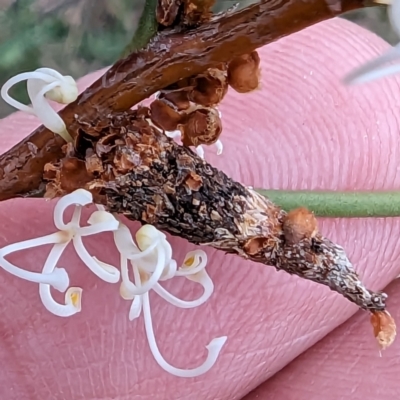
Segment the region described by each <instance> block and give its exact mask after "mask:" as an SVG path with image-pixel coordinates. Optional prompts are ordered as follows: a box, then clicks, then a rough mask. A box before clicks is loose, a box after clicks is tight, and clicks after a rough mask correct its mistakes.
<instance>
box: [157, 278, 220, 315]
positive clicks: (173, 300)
mask: <svg viewBox="0 0 400 400" xmlns="http://www.w3.org/2000/svg"><path fill="white" fill-rule="evenodd" d="M187 278H188V279H190V280H193V281H195V282H197V283H200V285H201V286H203V289H204V290H203V294H202V295H201V296H200V297H199V298H198V299H196V300H182V299H179V298H178V297H176V296H174V295H173V294H171V293H170V292H168V291H167V290H166V289H164V288H163V287H162V286H161V285H160V284H159V283H158V284H157V285H155V286H154V288H153V290H154V291H155V292H156V293H157V294H158V295H159V296H161V297H162V298H163V299H164V300H166V301H168V303H170V304H172V305H173V306H175V307H179V308H194V307H198V306H200V305H202V304H204V303H205V302H206V301H207V300H208V299H209V298H210V297H211V295H212V294H213V292H214V283H213V281H212V280H211V278H210V277H209V276H208V274H207V272H206V271H205V270H202V271H200V272H198V273H197V274H196V275H191V276H187Z"/></svg>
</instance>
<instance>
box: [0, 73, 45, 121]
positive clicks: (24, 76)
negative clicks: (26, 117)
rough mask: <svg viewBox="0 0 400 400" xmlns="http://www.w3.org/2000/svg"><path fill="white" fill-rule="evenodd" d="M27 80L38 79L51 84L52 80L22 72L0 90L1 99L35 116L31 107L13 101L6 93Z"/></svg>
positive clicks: (38, 74)
mask: <svg viewBox="0 0 400 400" xmlns="http://www.w3.org/2000/svg"><path fill="white" fill-rule="evenodd" d="M28 79H40V80H42V81H44V82H47V83H51V82H53V79H52V78H51V77H49V76H48V75H46V74H42V73H37V72H23V73H21V74H18V75H15V76H13V77H12V78H10V79H9V80H8V81H7V82H5V83H4V85H3V86H2V88H1V97H2V98H3V100H4V101H5V102H7V103H8V104H9V105H10V106H12V107H14V108H16V109H18V110H21V111H24V112H26V113H29V114H33V115H35V111H34V109H33V108H32V107H29V106H27V105H25V104H22V103H20V102H19V101H16V100H14V99H13V98H12V97H11V96H10V95H9V94H8V91H9V90H10V89H11V88H12V87H13V86H14V85H15V84H17V83H19V82H22V81H26V80H28Z"/></svg>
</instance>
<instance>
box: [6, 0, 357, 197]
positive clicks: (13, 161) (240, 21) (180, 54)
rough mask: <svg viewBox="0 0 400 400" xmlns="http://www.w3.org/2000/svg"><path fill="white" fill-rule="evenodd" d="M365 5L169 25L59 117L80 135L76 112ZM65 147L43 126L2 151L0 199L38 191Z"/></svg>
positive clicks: (144, 93)
mask: <svg viewBox="0 0 400 400" xmlns="http://www.w3.org/2000/svg"><path fill="white" fill-rule="evenodd" d="M362 7H364V4H363V2H362V1H361V0H304V1H303V0H262V1H260V2H259V3H256V4H254V5H251V6H249V7H247V8H245V9H243V10H240V11H238V12H234V13H231V14H227V15H223V16H219V17H215V18H213V19H212V20H211V21H210V22H207V23H204V24H203V25H201V26H199V27H197V28H195V29H183V28H177V29H165V30H163V31H162V32H160V33H159V34H158V35H157V36H156V37H155V38H154V39H153V40H152V41H151V42H150V43H149V44H148V46H147V47H146V48H145V49H143V50H140V51H137V52H135V53H133V54H131V55H129V56H128V57H126V58H125V59H123V60H120V61H118V62H117V63H116V64H115V65H114V66H113V67H112V68H111V69H110V70H109V71H107V72H106V73H105V74H104V75H103V76H102V77H101V78H100V79H99V80H97V81H96V82H95V83H94V84H93V85H92V86H90V87H89V88H88V89H86V90H85V91H84V92H83V93H82V94H81V95H80V96H79V98H78V99H77V100H76V101H75V102H74V103H72V104H70V105H68V106H67V107H65V108H64V109H63V110H61V111H60V113H59V114H60V116H61V117H62V118H63V120H64V121H65V123H66V125H67V128H68V130H69V132H70V134H71V135H72V137H74V138H75V137H76V136H77V134H78V130H79V126H80V125H79V119H76V118H75V116H76V115H78V116H79V117H82V118H85V119H86V120H90V119H94V118H96V117H97V116H98V115H107V114H108V113H110V112H112V111H124V110H128V109H129V108H131V107H132V106H133V105H135V104H137V103H138V102H140V101H142V100H143V99H145V98H147V97H148V96H149V95H151V94H152V93H155V92H156V91H158V90H160V89H162V88H165V87H166V86H168V85H171V84H173V83H175V82H177V81H178V80H180V79H182V78H185V77H188V76H192V75H196V74H199V73H201V72H202V71H204V70H206V69H208V68H210V67H214V66H216V65H218V64H219V63H221V62H228V61H230V60H231V59H232V58H234V57H235V56H240V55H243V54H248V53H250V52H251V51H253V50H254V49H256V48H258V47H260V46H263V45H265V44H267V43H270V42H272V41H275V40H278V39H279V38H282V37H283V36H286V35H289V34H291V33H294V32H297V31H299V30H301V29H304V28H306V27H308V26H310V25H313V24H315V23H317V22H320V21H323V20H326V19H329V18H332V17H334V16H336V15H338V14H341V13H343V12H345V11H348V10H351V9H356V8H362ZM62 144H63V140H62V139H61V138H60V137H58V136H57V137H56V136H54V135H53V133H52V132H50V131H48V130H47V129H45V128H44V127H43V126H41V127H39V128H38V129H37V130H36V131H34V132H33V133H32V134H31V135H30V136H29V137H27V138H26V139H25V140H23V141H22V142H20V143H19V144H17V145H16V146H14V147H13V148H12V149H11V150H9V151H8V152H7V153H5V154H3V155H2V156H0V200H6V199H9V198H12V197H17V196H32V195H34V194H36V193H38V192H39V193H40V188H41V184H42V183H43V168H44V165H45V164H46V163H48V162H50V161H51V160H56V159H58V158H60V157H61V156H62V152H61V146H62ZM32 149H35V151H32Z"/></svg>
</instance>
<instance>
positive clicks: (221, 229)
mask: <svg viewBox="0 0 400 400" xmlns="http://www.w3.org/2000/svg"><path fill="white" fill-rule="evenodd" d="M148 116H149V110H148V109H147V108H140V109H139V110H136V111H130V112H124V113H117V114H113V115H109V116H108V117H107V118H106V119H98V120H95V121H91V122H90V123H87V124H86V125H81V129H80V136H79V138H78V139H79V140H78V142H77V143H78V145H77V147H76V150H75V149H73V148H72V147H71V146H69V147H68V146H66V148H65V149H64V150H65V153H66V154H65V158H64V159H63V160H60V161H58V162H57V163H53V164H50V165H47V166H46V171H47V172H46V178H47V179H48V180H49V184H48V185H47V194H48V196H51V197H52V196H58V195H63V194H65V193H67V192H71V191H73V190H75V189H76V188H79V187H84V188H86V189H88V190H91V191H92V193H93V194H94V197H95V200H96V202H99V203H102V204H104V205H105V206H106V208H107V209H108V210H109V211H111V212H116V213H118V214H123V215H125V216H127V217H128V218H129V219H132V220H138V221H141V222H142V223H149V224H152V225H154V226H155V227H157V228H158V229H162V230H164V231H167V232H169V233H171V234H173V235H178V236H180V237H183V238H185V239H187V240H189V241H190V242H192V243H195V244H203V245H210V246H212V247H214V248H216V249H219V250H223V251H225V252H229V253H234V254H237V255H239V256H241V257H243V258H245V259H249V260H252V261H255V262H259V263H262V264H266V265H272V266H274V267H275V268H276V269H278V270H284V271H286V272H288V273H290V274H294V275H298V276H300V277H302V278H305V279H308V280H311V281H314V282H317V283H320V284H323V285H326V286H328V287H329V288H330V289H331V290H334V291H336V292H338V293H340V294H341V295H343V296H344V297H346V298H347V299H349V300H350V301H352V302H353V303H355V304H357V305H358V306H359V307H361V308H363V309H365V310H370V311H372V312H377V311H382V310H384V309H385V300H386V297H387V296H386V295H385V294H384V293H374V292H372V291H370V290H368V289H367V288H365V286H364V285H363V283H362V282H361V281H360V279H359V277H358V275H357V273H356V272H355V270H354V268H353V266H352V265H351V263H350V261H349V260H348V258H347V256H346V254H345V252H344V250H343V248H342V247H340V246H338V245H336V244H334V243H332V242H331V241H330V240H329V239H327V238H325V237H323V236H322V235H321V234H320V233H319V232H318V230H317V229H315V228H316V226H315V225H314V223H313V221H312V220H311V225H312V226H311V228H310V220H306V219H305V220H304V224H303V223H302V219H301V218H299V216H297V217H296V219H293V221H291V223H290V227H291V232H292V231H293V229H298V230H299V231H300V232H301V233H302V234H301V235H300V236H298V238H299V239H298V240H293V237H294V236H293V235H291V236H290V240H287V238H286V236H287V235H286V236H285V229H284V226H285V221H286V219H287V218H289V216H287V214H286V213H285V212H284V211H283V210H281V209H280V208H279V207H278V206H276V205H275V204H273V203H272V202H271V201H270V200H268V199H267V198H265V197H263V196H261V195H259V194H258V193H256V192H255V191H253V190H252V189H250V188H246V187H244V186H243V185H241V184H240V183H238V182H235V181H233V180H231V179H230V178H229V177H227V176H226V175H225V174H224V173H223V172H221V171H219V170H217V169H216V168H213V167H212V166H211V165H209V164H208V163H207V162H206V161H204V160H202V159H201V158H199V157H198V156H197V155H196V154H195V153H194V152H192V151H191V150H190V149H189V148H186V147H182V146H179V145H178V144H176V143H175V142H174V141H172V140H171V139H169V138H167V137H166V136H165V135H164V134H163V133H162V132H160V131H159V130H157V129H155V128H154V127H153V126H151V125H150V124H149V122H148ZM99 138H100V139H99ZM71 177H76V178H75V179H71ZM78 177H79V178H78ZM74 185H75V186H74ZM300 216H301V215H300ZM287 225H288V224H286V226H287ZM307 232H310V234H308V233H307ZM311 232H312V234H311ZM292 233H293V232H292Z"/></svg>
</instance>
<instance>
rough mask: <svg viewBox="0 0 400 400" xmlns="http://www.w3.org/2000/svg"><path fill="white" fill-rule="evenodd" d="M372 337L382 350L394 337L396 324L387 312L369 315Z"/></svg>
mask: <svg viewBox="0 0 400 400" xmlns="http://www.w3.org/2000/svg"><path fill="white" fill-rule="evenodd" d="M371 324H372V327H373V329H374V336H375V338H376V340H377V342H378V344H379V346H380V348H381V349H382V350H385V349H387V348H388V347H389V346H390V345H391V344H392V343H393V341H394V339H395V337H396V323H395V322H394V319H393V318H392V316H391V315H390V314H389V313H388V312H387V311H376V312H374V313H373V314H372V315H371Z"/></svg>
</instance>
